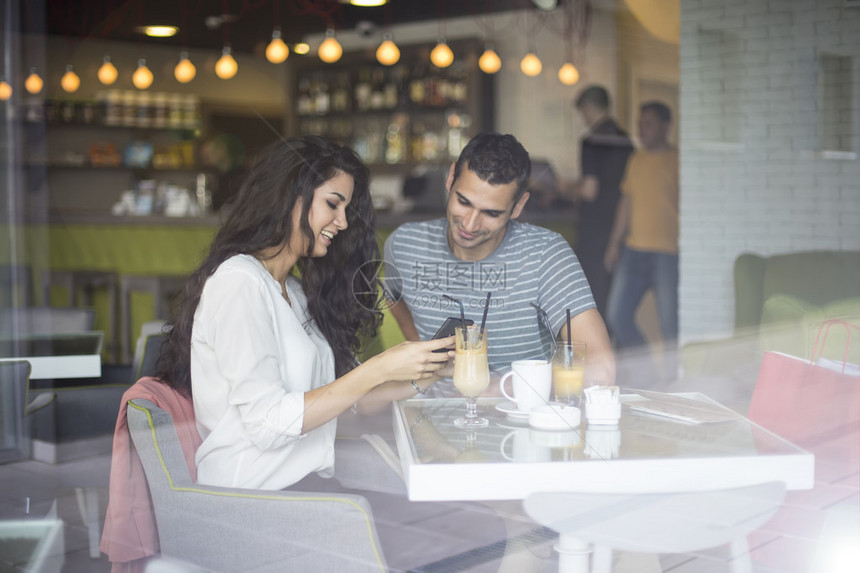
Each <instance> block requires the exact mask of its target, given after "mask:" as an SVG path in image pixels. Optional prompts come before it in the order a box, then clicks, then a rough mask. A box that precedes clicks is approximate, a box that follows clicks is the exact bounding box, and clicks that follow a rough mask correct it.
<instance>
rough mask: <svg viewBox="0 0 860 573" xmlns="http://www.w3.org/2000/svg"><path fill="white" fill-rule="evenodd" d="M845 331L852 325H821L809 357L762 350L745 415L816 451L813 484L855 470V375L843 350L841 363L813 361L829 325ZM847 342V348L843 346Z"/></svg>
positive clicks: (859, 430)
mask: <svg viewBox="0 0 860 573" xmlns="http://www.w3.org/2000/svg"><path fill="white" fill-rule="evenodd" d="M837 326H838V327H840V328H845V329H847V331H848V332H849V337H848V344H850V333H851V332H852V331H854V330H856V331H857V332H856V333H855V334H856V335H860V329H858V328H857V327H856V326H854V325H852V324H850V323H847V322H844V321H841V320H836V319H833V320H828V321H825V322H824V323H822V325H821V327H820V328H819V331H818V336H817V337H816V341H815V346H814V347H813V351H812V357H811V359H810V360H805V359H801V358H798V357H796V356H789V355H787V354H781V353H778V352H765V354H764V357H763V359H762V364H761V368H760V369H759V374H758V378H757V380H756V384H755V389H754V390H753V396H752V400H751V402H750V408H749V412H748V414H747V417H748V418H749V419H750V420H752V421H753V422H755V423H757V424H758V425H760V426H762V427H764V428H766V429H768V430H770V431H772V432H773V433H775V434H777V435H779V436H781V437H783V438H785V439H786V440H788V441H790V442H792V443H794V444H796V445H798V446H800V447H802V448H804V449H806V450H808V451H810V452H812V453H813V454H815V466H816V468H815V479H816V482H822V481H823V482H827V483H833V482H834V481H837V480H839V479H842V478H844V477H848V476H851V475H853V474H857V473H858V472H860V377H857V376H854V375H852V374H851V372H852V371H854V370H855V369H856V366H854V367H852V365H851V364H850V363H849V362H848V356H847V354H846V356H845V358H844V360H843V362H842V363H841V364H836V365H835V368H834V367H828V366H822V365H821V364H820V363H819V362H818V360H817V359H818V357H819V356H820V352H821V349H822V348H823V347H824V344H825V342H826V339H827V335H828V334H829V333H830V330H831V329H832V328H833V327H837ZM848 344H846V352H847V346H848Z"/></svg>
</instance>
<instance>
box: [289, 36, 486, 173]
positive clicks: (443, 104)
mask: <svg viewBox="0 0 860 573" xmlns="http://www.w3.org/2000/svg"><path fill="white" fill-rule="evenodd" d="M449 44H450V45H451V47H452V49H453V50H454V53H455V61H454V63H453V64H452V65H451V66H450V67H449V68H446V69H439V68H436V67H435V66H433V65H432V64H431V63H430V61H429V52H430V49H431V48H432V45H429V46H428V45H421V46H401V54H402V57H401V60H400V62H398V63H397V64H395V65H394V66H391V67H386V66H383V65H381V64H378V63H377V62H376V61H375V59H373V58H372V54H368V53H364V52H362V53H360V54H349V55H345V56H344V58H343V61H342V63H341V62H339V63H338V64H337V65H333V66H331V67H325V68H322V67H320V66H318V65H317V66H315V67H313V68H311V67H308V68H307V69H302V68H299V69H298V70H297V74H296V98H295V102H296V104H295V114H296V116H297V125H298V131H299V133H300V134H302V135H311V134H313V135H320V136H323V137H326V138H328V139H332V140H335V141H339V142H341V143H344V144H346V145H349V146H350V147H352V148H353V149H355V151H356V152H357V153H358V154H359V156H360V157H361V158H362V160H363V161H365V162H366V163H367V164H369V165H371V166H372V167H373V166H381V165H395V166H397V165H402V166H405V167H408V166H409V165H411V164H415V163H434V162H438V163H444V162H448V161H450V159H452V158H456V157H457V156H458V155H459V153H460V151H461V149H462V147H463V146H464V145H465V144H466V142H468V140H469V138H470V137H471V136H472V135H474V134H475V133H478V132H479V131H483V130H487V129H491V128H492V126H491V125H490V123H491V122H492V102H493V98H492V81H491V80H490V79H489V78H488V77H487V76H485V75H484V74H482V73H481V72H480V71H478V68H477V54H478V53H479V52H478V50H479V48H480V44H479V43H478V42H477V41H474V40H464V41H459V42H450V43H449ZM478 106H480V108H478Z"/></svg>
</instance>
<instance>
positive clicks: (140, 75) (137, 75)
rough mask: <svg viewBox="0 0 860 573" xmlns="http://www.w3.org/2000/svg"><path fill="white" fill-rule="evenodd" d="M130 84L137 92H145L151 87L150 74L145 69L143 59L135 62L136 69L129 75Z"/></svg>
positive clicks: (147, 69)
mask: <svg viewBox="0 0 860 573" xmlns="http://www.w3.org/2000/svg"><path fill="white" fill-rule="evenodd" d="M131 83H133V84H134V87H136V88H137V89H139V90H145V89H146V88H148V87H149V86H151V85H152V72H151V71H150V70H149V68H147V67H146V60H145V59H144V58H141V59H139V60H138V61H137V69H136V70H134V73H133V74H132V75H131Z"/></svg>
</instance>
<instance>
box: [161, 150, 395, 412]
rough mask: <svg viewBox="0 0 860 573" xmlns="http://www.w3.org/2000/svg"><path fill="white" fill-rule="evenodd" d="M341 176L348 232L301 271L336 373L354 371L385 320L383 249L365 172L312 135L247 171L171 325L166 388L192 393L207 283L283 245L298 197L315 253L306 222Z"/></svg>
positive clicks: (267, 153)
mask: <svg viewBox="0 0 860 573" xmlns="http://www.w3.org/2000/svg"><path fill="white" fill-rule="evenodd" d="M338 172H344V173H347V174H349V175H351V176H352V178H353V180H354V181H355V188H354V190H353V195H352V200H351V201H350V203H349V205H348V206H347V209H346V215H347V223H348V227H347V228H346V229H345V230H343V231H341V232H339V233H338V236H337V239H336V240H335V241H334V242H333V243H332V245H331V246H330V247H329V248H328V252H327V253H326V255H325V256H324V257H319V258H311V257H309V256H301V257H300V258H299V261H298V263H297V265H296V266H297V267H298V270H299V272H300V273H301V281H302V287H303V290H304V293H305V295H306V296H307V300H308V312H309V313H310V316H311V318H312V319H313V320H314V322H315V323H316V325H317V327H318V328H319V329H320V331H321V332H322V334H323V336H325V338H326V340H327V341H328V343H329V345H330V346H331V348H332V351H333V352H334V360H335V371H336V373H337V376H341V375H343V374H344V373H346V372H348V371H349V370H351V369H352V368H354V367H355V366H356V364H357V361H356V358H355V355H356V353H357V352H359V350H360V344H361V341H362V339H363V338H365V337H371V336H373V335H374V334H375V333H376V329H377V327H378V326H379V323H380V321H381V314H380V313H379V311H378V310H376V308H377V306H376V302H377V301H376V296H377V295H376V293H377V292H378V287H379V284H378V281H377V279H376V272H375V270H374V269H375V266H376V265H378V264H379V247H378V246H377V243H376V239H375V237H374V213H373V206H372V204H371V200H370V190H369V182H368V179H369V175H368V170H367V167H366V166H365V165H364V164H363V163H362V162H361V160H360V159H359V158H358V156H357V155H356V154H355V152H354V151H352V150H351V149H349V148H347V147H342V146H340V145H336V144H333V143H330V142H327V141H325V140H324V139H322V138H319V137H313V136H308V137H300V138H294V139H286V140H283V141H278V142H276V143H274V144H272V145H270V146H269V147H267V148H266V149H265V150H263V151H262V152H261V155H260V156H259V158H258V159H257V161H256V163H255V165H254V166H253V167H252V168H251V170H250V172H249V173H248V176H247V177H246V179H245V181H244V183H243V184H242V187H241V189H240V190H239V194H238V196H237V197H236V200H235V203H234V205H232V207H231V208H230V211H229V214H228V215H227V219H226V221H225V222H224V224H223V225H222V227H221V229H220V230H219V231H218V234H217V235H216V236H215V239H214V240H213V242H212V245H211V246H210V248H209V254H208V256H207V257H206V259H205V260H204V261H203V263H202V264H201V265H200V266H199V267H198V268H197V270H196V271H194V272H193V273H192V274H191V276H190V277H189V278H188V281H187V282H186V284H185V289H184V292H183V295H182V298H181V300H180V301H179V303H178V304H177V307H176V314H175V322H173V323H172V325H168V328H170V331H169V335H168V339H167V340H166V341H165V347H164V348H163V354H162V358H163V360H161V361H160V363H159V368H158V376H159V378H161V379H162V380H163V381H164V382H165V383H166V384H168V385H170V386H172V387H173V388H174V389H176V390H177V391H179V392H181V393H183V394H185V395H186V396H190V395H191V330H192V327H193V324H194V313H195V311H196V310H197V305H198V303H199V302H200V295H201V293H202V292H203V285H204V284H205V283H206V280H207V279H208V278H209V277H210V276H212V274H213V273H214V272H215V270H216V269H217V268H218V267H219V266H220V265H221V263H223V262H224V261H226V260H227V259H229V258H230V257H232V256H234V255H239V254H250V255H254V254H256V253H259V252H260V251H262V250H264V249H267V248H271V247H284V246H285V245H286V243H287V241H288V240H289V237H291V236H292V232H293V224H292V221H293V217H292V213H293V209H294V208H296V206H297V201H298V199H299V198H301V203H300V205H301V210H302V212H301V217H300V224H299V228H300V231H301V232H302V234H303V235H304V236H305V237H306V238H307V244H308V250H307V252H308V253H310V252H312V250H313V245H314V242H315V241H316V240H317V237H315V236H314V232H313V230H312V229H311V227H310V225H309V224H308V212H309V211H310V208H311V205H312V203H313V198H314V191H315V190H316V189H317V188H318V187H319V186H321V185H322V184H323V183H325V182H326V181H328V180H330V179H331V178H332V177H334V176H336V175H337V174H338Z"/></svg>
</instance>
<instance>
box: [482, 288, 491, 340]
mask: <svg viewBox="0 0 860 573" xmlns="http://www.w3.org/2000/svg"><path fill="white" fill-rule="evenodd" d="M492 295H493V293H491V292H488V293H487V304H486V305H485V306H484V316H483V317H481V334H482V335H483V334H484V326H485V325H486V324H487V311H488V310H490V297H491V296H492Z"/></svg>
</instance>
